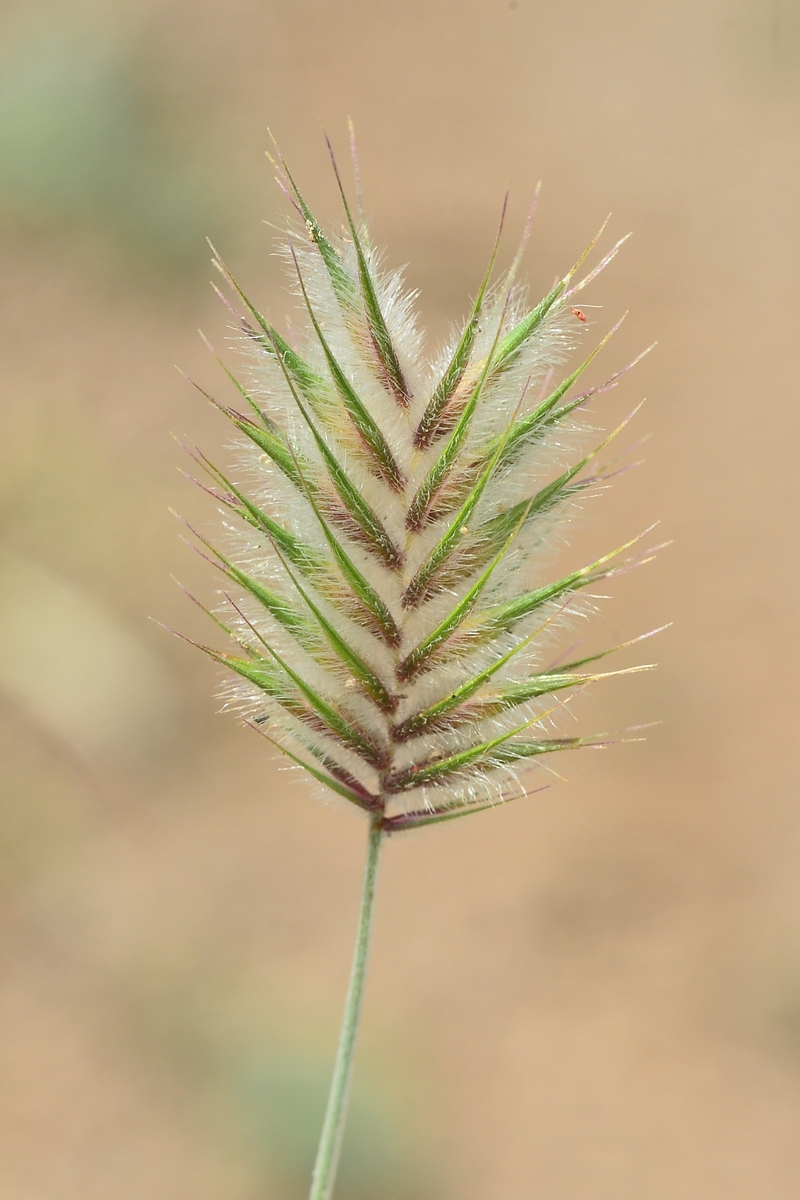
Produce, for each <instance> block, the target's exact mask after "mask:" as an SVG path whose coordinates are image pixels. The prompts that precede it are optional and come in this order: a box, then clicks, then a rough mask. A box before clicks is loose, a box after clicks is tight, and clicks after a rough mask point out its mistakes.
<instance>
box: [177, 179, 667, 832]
mask: <svg viewBox="0 0 800 1200" xmlns="http://www.w3.org/2000/svg"><path fill="white" fill-rule="evenodd" d="M331 157H332V158H333V156H332V155H331ZM278 170H279V181H280V182H281V185H282V187H283V188H284V190H285V192H286V193H287V194H288V196H289V198H290V200H291V201H292V203H293V205H294V207H295V209H296V212H297V220H296V221H295V222H294V224H293V225H292V226H291V227H290V231H289V237H288V244H287V248H286V258H287V264H288V266H289V269H290V271H291V273H292V279H293V283H294V286H295V290H296V293H297V296H298V300H299V303H300V309H301V314H302V316H303V320H304V333H303V334H302V336H300V337H299V339H298V343H297V346H295V345H293V344H290V342H289V341H288V340H286V339H285V338H284V337H282V336H281V334H280V333H278V331H277V330H276V329H274V328H273V326H272V325H271V324H270V323H269V322H268V320H267V319H266V318H265V317H264V316H263V315H262V314H261V312H259V311H258V309H257V308H256V307H255V305H254V304H253V303H252V302H251V301H250V300H249V299H248V297H247V296H246V295H245V293H244V291H243V290H242V289H241V287H240V286H239V284H238V283H237V281H236V280H235V279H234V277H233V276H232V274H231V273H230V271H229V270H228V268H227V267H226V265H225V264H224V263H223V261H222V259H221V258H220V257H219V256H218V255H217V254H216V252H215V253H214V261H215V264H216V266H217V268H218V270H219V271H220V272H221V274H222V276H223V278H224V280H225V282H226V284H227V286H228V289H229V291H230V293H232V299H231V300H226V303H227V304H228V307H229V308H230V309H231V311H232V312H233V313H234V314H235V317H236V329H237V334H238V337H239V339H240V341H241V342H242V344H243V346H244V348H245V350H246V355H247V360H248V361H247V366H246V372H245V373H244V381H242V379H240V378H237V377H236V376H234V375H233V374H232V373H231V372H230V371H228V369H227V368H225V370H226V373H227V374H228V376H229V378H230V380H231V381H232V383H233V384H234V385H235V387H236V390H237V392H238V395H239V402H238V405H237V406H227V405H221V404H218V405H217V407H218V408H219V409H220V410H221V411H222V412H223V413H224V414H225V415H226V416H227V417H228V418H229V420H230V421H231V422H232V423H233V425H234V426H235V428H236V430H237V431H238V433H239V435H241V438H242V447H241V449H242V453H241V455H240V459H241V462H240V470H239V472H238V476H237V482H233V481H232V480H230V479H229V478H228V477H227V476H226V475H225V474H223V472H222V471H220V470H219V469H218V468H217V467H215V466H213V465H212V464H211V463H210V462H209V461H208V460H207V459H206V458H205V457H204V456H203V455H200V454H197V455H195V460H196V462H197V463H198V464H199V465H200V466H201V468H202V470H203V471H204V473H205V474H206V476H207V477H209V479H210V483H209V484H208V485H207V490H208V491H210V492H211V494H212V495H213V496H214V497H215V498H216V499H217V500H218V501H219V502H220V504H221V505H222V507H223V510H224V512H225V514H226V529H227V532H228V535H229V536H228V538H227V541H228V545H226V548H225V553H223V552H221V551H220V550H216V549H214V548H213V547H212V546H211V545H210V544H209V543H208V542H207V541H206V540H205V539H201V541H202V542H203V546H204V548H205V551H207V552H208V554H209V555H210V556H211V558H212V560H213V561H214V563H215V565H216V566H217V567H218V568H219V570H220V571H221V572H222V574H223V576H224V577H225V579H226V580H227V584H228V585H230V589H231V592H230V594H229V593H225V606H224V611H222V610H220V611H218V612H217V613H215V614H213V619H214V620H215V621H216V623H217V625H219V626H221V627H222V628H223V629H224V630H225V631H226V633H228V634H229V635H230V637H231V638H232V639H233V642H234V644H235V649H228V650H225V651H223V650H216V649H212V648H210V647H203V648H204V649H205V650H206V651H207V652H208V653H209V654H210V655H211V656H212V657H213V658H214V659H215V660H216V661H218V662H220V663H222V664H224V665H225V666H226V667H227V668H229V670H230V671H231V672H232V673H233V676H232V678H233V680H234V684H233V685H232V687H231V689H230V690H229V693H228V699H229V701H230V702H231V703H232V704H235V705H237V706H238V707H240V708H241V709H243V710H244V711H245V713H246V716H247V718H248V720H249V722H250V723H251V724H253V725H254V726H255V727H256V728H257V729H259V730H260V731H261V732H262V733H263V734H264V735H265V736H266V737H268V738H269V739H270V740H271V741H273V742H274V743H275V744H276V745H277V746H278V747H279V748H280V749H281V751H282V752H283V753H284V754H285V755H286V756H288V758H289V759H290V760H291V761H292V762H294V763H296V764H298V765H299V766H302V767H303V768H305V770H306V771H307V772H309V773H310V774H311V775H312V776H313V777H314V778H315V779H317V780H318V781H319V782H320V783H322V784H324V785H326V786H327V787H328V788H329V789H332V790H333V791H334V792H336V793H337V794H338V795H340V796H343V797H344V798H346V799H347V800H349V801H350V802H351V803H352V804H354V805H356V806H358V807H359V808H361V809H363V810H365V811H366V812H368V813H369V814H370V815H371V817H372V819H373V821H376V820H377V821H378V822H379V823H380V826H381V828H382V829H383V830H384V831H385V832H392V831H397V830H400V829H407V828H413V827H415V826H420V825H427V824H431V823H433V822H437V821H441V820H446V819H451V818H452V817H456V816H460V815H462V814H465V813H469V812H475V811H480V810H481V809H483V808H485V807H488V806H490V805H492V804H494V803H496V802H498V801H499V800H502V799H506V798H508V797H509V796H510V795H513V794H514V793H515V792H518V791H519V790H520V788H521V784H520V782H519V779H520V773H521V771H522V769H523V768H525V767H526V766H527V765H528V764H529V763H530V761H531V760H533V759H537V760H539V759H541V757H542V756H545V755H549V754H552V753H554V752H557V751H562V750H567V749H572V748H576V747H579V746H597V745H603V744H605V743H606V742H607V740H608V739H607V738H603V737H582V736H573V737H563V736H558V735H557V733H556V732H555V731H554V730H553V729H552V725H553V722H554V719H555V717H556V716H557V713H558V712H559V711H560V710H562V709H563V708H564V706H565V704H567V703H568V700H569V697H570V696H571V695H574V694H575V693H576V691H577V690H580V689H581V688H583V687H585V686H586V685H587V684H589V683H591V682H593V681H595V680H596V679H600V678H604V677H605V676H606V675H607V674H618V673H619V672H610V673H609V672H606V673H602V672H598V671H597V669H596V663H597V661H598V660H599V659H600V658H602V657H604V654H605V653H610V651H606V652H603V653H601V654H597V655H594V656H591V657H588V658H586V657H584V658H583V659H575V660H574V661H570V662H566V663H562V664H561V665H558V666H557V667H553V666H552V665H547V662H546V660H545V655H546V654H547V652H548V650H550V649H551V648H552V642H553V633H554V631H555V630H556V629H557V628H559V626H560V625H562V624H563V622H564V619H565V617H567V616H569V615H570V614H571V613H573V612H575V611H580V597H581V596H582V595H586V594H587V593H586V591H585V589H587V588H588V587H590V586H591V585H592V584H595V583H597V582H599V581H600V580H603V579H606V578H608V577H609V576H610V575H612V574H614V573H615V572H618V571H619V570H621V569H623V568H624V567H627V566H630V565H631V563H633V562H641V561H644V559H645V557H647V555H641V554H640V555H639V556H638V557H634V558H631V557H630V556H628V557H626V552H627V551H629V550H630V548H631V546H632V545H633V543H630V544H629V545H628V546H624V547H621V548H620V550H617V551H615V552H614V553H612V554H609V555H605V556H604V557H602V558H599V559H597V560H596V561H595V562H592V563H590V564H588V565H586V566H584V567H582V568H580V569H578V570H575V571H572V572H570V573H569V574H566V575H563V576H561V577H559V578H555V579H552V578H548V577H547V575H546V570H547V567H548V564H549V561H550V558H551V557H552V555H551V550H552V548H553V545H554V543H555V542H556V541H557V539H558V535H559V532H560V530H561V529H562V528H563V526H564V524H565V523H566V522H568V520H569V518H570V515H571V513H572V512H573V511H574V510H575V508H576V506H577V505H578V504H579V502H580V500H581V499H582V498H583V497H586V496H587V495H588V494H591V492H592V491H593V490H596V489H597V488H598V487H600V486H601V485H602V484H603V483H604V481H605V479H607V478H608V468H607V467H599V466H597V465H596V460H597V456H598V454H599V453H600V452H601V451H602V450H603V449H604V448H605V446H606V445H607V443H608V442H609V441H610V440H611V438H608V437H607V438H605V439H604V440H603V442H601V444H600V445H599V446H598V447H597V448H596V449H594V450H591V451H590V452H589V453H579V451H578V447H579V446H580V444H581V441H582V439H583V438H584V437H585V435H586V433H587V428H586V425H585V424H584V423H582V422H581V420H580V418H581V413H582V410H583V409H584V407H585V405H586V404H587V402H588V401H589V400H590V399H591V398H592V397H593V396H596V395H599V394H600V393H602V392H603V391H605V390H607V389H608V388H609V387H612V386H613V385H614V384H615V383H616V382H617V379H618V378H619V375H620V374H622V372H618V373H617V374H616V375H614V376H612V378H611V379H609V380H608V381H607V382H606V383H605V384H601V385H599V386H595V387H592V388H590V389H588V390H586V391H584V392H582V393H580V394H577V395H573V394H572V392H573V388H574V385H575V384H576V383H577V381H578V380H579V378H580V377H581V375H582V373H583V371H584V370H585V369H586V368H587V367H588V366H589V364H590V363H591V362H592V360H593V359H594V357H595V355H596V354H597V353H598V352H599V350H600V349H601V348H602V346H604V345H605V343H606V341H607V340H608V337H610V336H611V334H608V335H607V337H606V338H604V339H603V341H602V342H601V345H600V346H599V347H597V349H595V350H593V351H592V352H591V353H590V354H589V355H588V356H587V357H586V358H585V359H584V361H583V362H581V363H580V365H579V366H577V368H575V369H574V370H572V371H571V372H569V373H567V374H565V375H564V376H563V378H562V377H561V373H562V368H563V366H564V364H565V362H566V359H567V355H568V354H569V352H570V351H571V350H572V349H573V346H574V344H575V342H576V339H577V337H578V335H579V334H581V333H582V332H583V331H584V330H585V324H584V322H585V315H584V313H583V312H582V311H581V310H578V309H575V308H574V296H575V294H576V293H577V292H578V291H579V290H580V289H581V288H583V287H584V286H585V285H586V283H588V282H589V281H590V280H591V279H593V278H594V276H595V275H596V274H597V272H598V270H599V269H601V268H602V267H603V266H605V265H606V263H607V262H609V261H610V259H611V258H612V257H613V255H614V254H615V253H616V251H617V249H618V248H619V245H620V244H621V243H618V244H617V246H615V247H614V248H613V249H612V251H611V252H610V254H608V255H606V257H605V258H604V259H603V260H602V261H601V263H600V264H599V266H598V267H596V268H595V269H594V270H593V271H591V272H590V273H589V275H587V276H586V277H585V278H584V279H580V278H579V271H580V268H581V265H582V263H583V261H584V259H585V258H586V255H587V254H588V253H589V251H590V250H591V249H592V248H593V246H594V244H595V243H594V242H593V243H592V245H591V246H590V247H589V250H587V252H586V253H585V254H584V255H582V256H581V258H580V259H579V261H578V262H577V263H576V265H575V266H574V267H573V268H572V269H571V270H570V271H569V272H568V273H567V274H566V275H565V276H564V277H563V278H562V279H560V280H559V281H558V282H557V283H556V284H555V286H554V287H553V288H552V289H551V291H550V292H549V293H548V294H547V296H545V298H544V299H543V300H542V301H541V302H540V303H539V304H538V305H536V306H535V307H533V308H530V307H529V306H527V305H526V303H525V297H524V292H523V291H522V289H520V288H519V287H518V286H517V285H516V284H515V279H514V276H515V273H516V270H517V267H518V263H519V258H520V255H517V257H516V259H515V261H514V264H513V265H512V268H511V270H510V271H509V272H507V273H506V275H505V276H504V277H502V278H501V279H500V281H499V282H497V283H495V284H494V285H493V284H492V282H491V278H492V272H493V268H494V262H495V256H496V253H497V244H498V242H499V232H498V239H497V241H496V242H495V246H494V249H493V251H492V254H491V258H490V263H489V267H488V269H487V271H486V274H485V276H484V278H483V280H482V282H481V284H480V286H479V290H478V293H477V297H476V299H475V302H474V305H473V308H472V311H471V312H470V314H469V317H468V319H467V321H466V323H465V325H464V327H463V329H462V330H461V331H460V332H459V333H458V334H457V336H455V337H454V339H453V344H452V345H451V347H450V348H449V349H448V350H447V351H446V352H445V353H444V354H443V355H442V356H441V360H440V361H439V362H438V364H436V366H435V367H433V368H425V367H424V366H423V364H422V361H421V354H420V339H419V337H418V334H417V331H416V328H415V325H414V321H413V318H412V315H411V312H410V300H411V298H410V297H408V296H407V295H404V294H403V292H402V290H401V287H400V281H399V278H398V277H397V276H396V275H394V276H392V275H388V276H387V275H386V274H383V273H382V272H381V271H380V270H379V265H378V260H377V258H376V255H375V252H374V251H373V249H372V247H371V244H370V242H369V240H368V237H367V233H366V228H365V226H364V223H363V219H362V217H361V216H360V215H359V216H358V217H354V215H353V213H352V212H351V210H350V207H349V205H348V202H347V199H346V194H345V190H344V187H343V186H342V183H341V179H340V177H339V172H338V169H337V168H336V164H335V161H334V172H335V175H336V182H337V185H338V187H339V191H340V194H341V198H342V202H343V204H344V212H345V228H344V232H343V234H342V235H340V236H338V237H331V236H328V235H327V234H326V233H325V232H324V231H323V230H322V228H321V227H320V225H319V224H318V222H317V220H316V218H315V217H314V215H313V213H312V212H311V210H310V209H309V207H308V205H307V204H306V201H305V199H304V198H303V196H302V195H301V193H300V191H299V189H298V187H297V185H296V183H295V181H294V178H293V176H292V175H291V174H290V172H289V170H288V168H287V167H286V165H285V163H284V162H283V160H282V159H280V156H279V163H278ZM504 215H505V206H504ZM501 229H502V221H501ZM601 232H602V231H601ZM596 240H597V239H595V242H596ZM623 240H624V239H623ZM614 328H616V326H615V327H614ZM613 332H614V330H613V329H612V331H611V333H613ZM209 399H211V397H209ZM214 403H216V401H214ZM620 428H622V427H620ZM615 432H618V431H615ZM613 436H614V434H612V435H611V437H613ZM570 451H573V452H574V453H575V454H577V458H576V461H574V462H571V463H570V461H569V457H568V455H569V453H570ZM234 589H235V591H234ZM640 669H644V668H629V670H640ZM623 673H624V672H623Z"/></svg>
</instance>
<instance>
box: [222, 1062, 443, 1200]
mask: <svg viewBox="0 0 800 1200" xmlns="http://www.w3.org/2000/svg"><path fill="white" fill-rule="evenodd" d="M331 1069H332V1063H330V1062H327V1061H322V1060H321V1059H320V1058H315V1057H311V1056H310V1055H308V1056H306V1055H302V1054H300V1053H291V1052H288V1051H279V1050H269V1049H266V1048H263V1049H260V1050H258V1049H256V1050H255V1051H250V1052H249V1053H248V1054H247V1055H246V1056H244V1055H242V1056H241V1057H232V1058H231V1059H229V1060H228V1061H227V1063H226V1064H225V1068H224V1071H223V1077H222V1079H221V1081H220V1082H221V1083H222V1086H223V1087H224V1088H225V1090H226V1092H227V1094H228V1097H229V1103H231V1105H232V1110H233V1111H232V1115H233V1119H234V1121H235V1123H236V1126H237V1128H238V1130H239V1132H240V1134H241V1135H242V1137H243V1139H244V1141H245V1144H246V1146H247V1148H248V1150H249V1151H250V1153H251V1154H252V1155H253V1156H254V1157H256V1158H263V1159H264V1160H265V1166H267V1167H268V1169H269V1173H270V1174H272V1175H277V1176H278V1177H279V1178H280V1180H281V1182H282V1184H283V1193H282V1194H285V1195H286V1197H287V1200H290V1198H291V1200H294V1198H295V1197H297V1200H301V1198H302V1197H304V1196H305V1195H306V1194H307V1192H308V1185H309V1180H310V1178H311V1169H312V1167H313V1164H314V1156H315V1153H316V1148H317V1141H318V1139H319V1133H320V1129H321V1127H322V1118H323V1114H324V1111H325V1102H326V1099H327V1094H328V1088H329V1086H330V1073H331ZM421 1174H422V1170H421V1163H420V1153H419V1148H418V1147H415V1146H414V1145H413V1144H412V1139H411V1138H410V1136H409V1134H408V1131H407V1129H406V1128H405V1127H404V1122H403V1121H402V1119H400V1118H399V1117H398V1114H397V1113H396V1112H395V1111H394V1108H393V1105H392V1104H391V1103H390V1102H389V1101H388V1100H387V1098H386V1097H384V1096H383V1095H382V1094H381V1091H380V1089H379V1088H377V1087H376V1086H375V1084H374V1083H373V1084H372V1085H370V1084H369V1083H368V1082H365V1081H364V1079H363V1078H362V1079H361V1080H359V1079H358V1078H357V1079H356V1081H355V1082H354V1085H353V1091H352V1096H351V1099H350V1109H349V1113H348V1118H347V1127H346V1131H345V1140H344V1146H343V1150H342V1159H341V1164H340V1167H339V1174H338V1181H337V1186H336V1195H337V1198H341V1200H375V1198H376V1197H380V1198H381V1200H412V1197H418V1196H420V1195H422V1194H428V1195H430V1193H431V1189H430V1187H429V1186H428V1187H426V1186H424V1184H423V1181H422V1179H421V1177H420V1176H421ZM427 1182H428V1183H430V1181H427Z"/></svg>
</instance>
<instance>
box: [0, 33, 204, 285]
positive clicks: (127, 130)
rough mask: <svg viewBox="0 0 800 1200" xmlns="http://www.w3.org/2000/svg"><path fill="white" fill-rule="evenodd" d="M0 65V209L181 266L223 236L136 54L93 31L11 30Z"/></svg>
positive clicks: (147, 260) (160, 97) (199, 179)
mask: <svg viewBox="0 0 800 1200" xmlns="http://www.w3.org/2000/svg"><path fill="white" fill-rule="evenodd" d="M7 46H8V49H7V51H6V54H5V56H4V61H3V62H2V64H1V65H0V212H2V211H5V214H6V216H7V217H8V216H10V217H13V218H14V219H16V220H22V221H24V222H32V223H46V224H50V225H57V226H66V227H68V228H70V227H71V228H74V227H76V226H78V227H81V228H83V229H87V230H91V231H98V232H103V233H105V234H106V235H109V234H110V235H111V236H112V237H113V238H114V239H115V240H116V241H117V242H118V243H119V244H120V245H121V246H122V247H123V248H124V249H125V250H126V251H127V252H128V253H130V254H131V255H133V256H135V257H137V258H139V259H142V258H143V259H144V260H145V265H147V264H148V263H149V264H150V265H161V266H166V267H168V268H171V269H173V270H185V269H186V268H187V267H191V266H192V265H193V264H199V263H200V262H203V263H204V262H205V259H206V247H205V237H206V235H209V234H215V235H218V234H219V233H220V224H221V217H220V204H219V201H218V200H215V198H214V188H213V183H212V181H211V179H210V178H208V177H201V175H200V173H199V172H198V171H197V170H196V169H195V167H194V166H193V164H192V163H191V161H190V159H189V158H188V156H187V154H186V152H185V151H182V150H181V149H180V148H179V147H177V146H175V145H174V144H172V142H173V139H171V138H170V137H169V136H168V133H167V130H166V123H165V115H166V108H167V105H166V99H165V96H164V95H163V94H162V93H161V91H160V89H159V87H158V86H157V84H156V83H155V81H154V80H153V79H152V77H151V76H150V75H149V74H148V72H147V70H146V68H145V64H144V62H143V61H142V58H141V55H140V54H137V53H136V52H135V51H134V49H133V48H132V47H131V46H130V45H126V44H125V43H124V42H123V41H121V40H120V39H119V38H117V37H116V36H114V35H113V33H107V32H103V31H99V30H97V29H94V28H91V27H84V28H81V27H80V26H78V27H70V28H56V29H53V28H48V29H47V30H46V31H45V30H41V29H36V30H27V31H24V32H20V33H19V34H18V35H17V36H16V38H11V39H9V40H7Z"/></svg>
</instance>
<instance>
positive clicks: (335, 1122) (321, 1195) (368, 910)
mask: <svg viewBox="0 0 800 1200" xmlns="http://www.w3.org/2000/svg"><path fill="white" fill-rule="evenodd" d="M380 845H381V817H380V816H376V817H374V818H373V819H372V821H371V823H370V827H369V843H368V848H367V865H366V870H365V872H364V888H363V891H362V893H361V911H360V913H359V917H358V932H357V934H356V945H355V950H354V952H353V965H352V967H351V969H350V984H349V986H348V989H347V1000H346V1001H345V1006H344V1018H343V1020H342V1032H341V1034H340V1035H339V1047H338V1049H337V1051H336V1062H335V1064H334V1067H333V1079H332V1081H331V1090H330V1094H329V1096H328V1107H327V1109H326V1110H325V1120H324V1122H323V1125H322V1133H321V1135H320V1139H319V1148H318V1150H317V1160H316V1162H315V1163H314V1173H313V1175H312V1177H311V1194H310V1196H309V1200H330V1198H331V1196H332V1195H333V1185H334V1183H335V1182H336V1168H337V1166H338V1164H339V1152H340V1150H341V1148H342V1137H343V1135H344V1120H345V1116H346V1114H347V1098H348V1091H349V1088H350V1076H351V1074H352V1071H353V1052H354V1050H355V1046H356V1036H357V1034H358V1022H359V1017H360V1016H361V1000H362V996H363V993H364V978H365V975H366V967H367V954H368V952H369V935H370V927H371V925H372V902H373V900H374V898H375V875H376V872H377V868H378V851H379V850H380Z"/></svg>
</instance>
